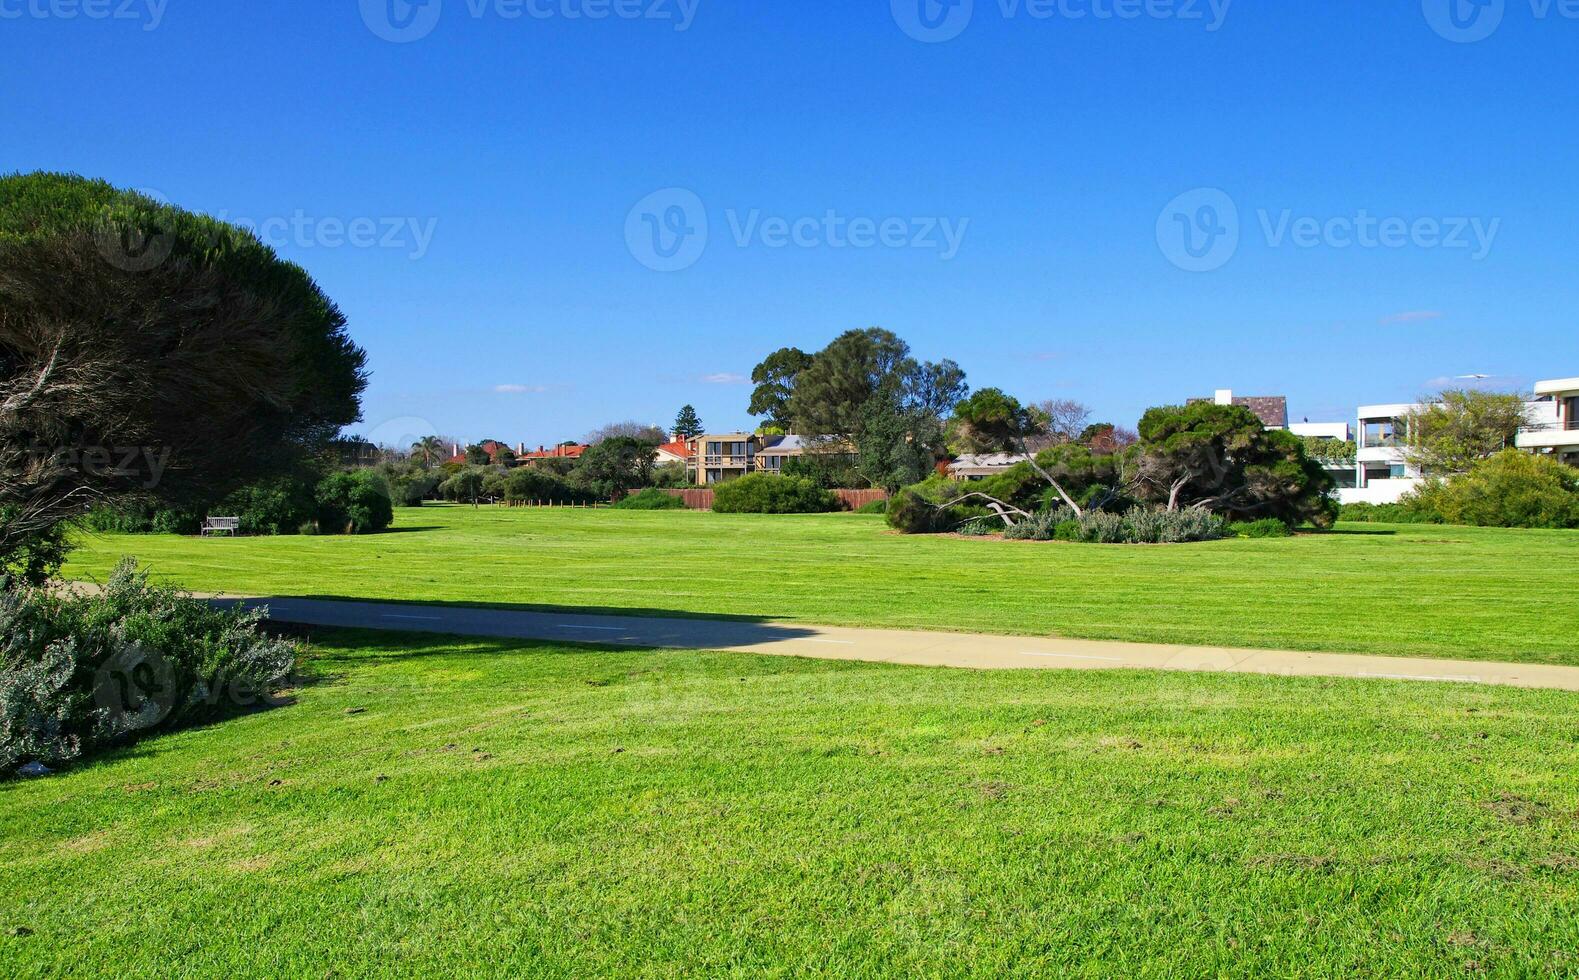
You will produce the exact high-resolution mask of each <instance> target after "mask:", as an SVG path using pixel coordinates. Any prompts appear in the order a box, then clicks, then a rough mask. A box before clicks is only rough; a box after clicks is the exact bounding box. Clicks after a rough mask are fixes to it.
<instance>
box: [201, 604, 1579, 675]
mask: <svg viewBox="0 0 1579 980" xmlns="http://www.w3.org/2000/svg"><path fill="white" fill-rule="evenodd" d="M215 601H216V602H223V603H228V604H235V603H237V602H239V603H241V604H244V605H247V606H249V607H251V606H259V605H262V606H267V607H268V609H269V615H270V618H271V619H274V620H277V621H279V622H283V623H295V624H300V625H307V626H344V627H357V628H363V629H376V630H395V631H401V632H422V633H452V634H457V635H461V636H474V637H494V638H503V639H515V640H547V641H553V642H580V643H597V644H604V645H610V646H625V647H647V648H654V649H677V650H722V651H730V652H739V653H758V654H770V655H775V656H790V657H813V658H816V659H820V660H861V661H874V662H880V663H892V664H909V665H914V666H926V667H965V668H975V669H994V670H996V669H1005V668H1007V669H1016V670H1048V669H1059V670H1181V671H1220V672H1223V673H1234V674H1272V675H1282V676H1288V677H1355V678H1375V679H1383V680H1409V681H1439V682H1448V683H1460V684H1497V685H1504V686H1509V687H1529V688H1552V689H1557V690H1563V691H1579V667H1560V666H1550V665H1543V664H1510V663H1497V662H1493V661H1479V660H1436V659H1429V658H1422V657H1378V656H1367V655H1361V654H1346V653H1299V652H1294V651H1286V650H1240V649H1233V648H1229V647H1196V646H1169V645H1164V644H1149V643H1118V642H1109V641H1101V640H1070V639H1062V638H1055V637H1031V636H997V635H991V634H959V633H930V632H920V631H911V630H885V629H856V628H848V627H840V626H807V625H803V624H798V623H776V622H751V621H744V622H742V621H736V620H713V619H679V618H674V619H658V618H651V619H649V618H645V617H637V616H589V615H581V614H578V613H569V612H564V613H558V612H527V611H519V610H508V609H483V608H476V607H470V606H416V605H398V604H393V603H379V602H355V601H343V600H322V599H216V600H215Z"/></svg>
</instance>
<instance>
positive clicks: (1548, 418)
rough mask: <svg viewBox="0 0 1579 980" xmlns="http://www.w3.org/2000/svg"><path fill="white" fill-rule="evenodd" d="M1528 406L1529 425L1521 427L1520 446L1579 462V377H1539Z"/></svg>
mask: <svg viewBox="0 0 1579 980" xmlns="http://www.w3.org/2000/svg"><path fill="white" fill-rule="evenodd" d="M1528 408H1529V412H1528V416H1529V425H1528V426H1526V427H1525V428H1523V429H1520V430H1519V435H1518V441H1517V445H1518V447H1519V448H1520V449H1527V450H1529V451H1530V452H1534V453H1550V454H1551V455H1553V456H1555V457H1556V458H1557V459H1559V460H1561V461H1562V462H1564V463H1567V464H1569V465H1571V466H1579V378H1557V379H1555V380H1553V381H1537V382H1536V383H1535V401H1533V402H1530V404H1529V406H1528Z"/></svg>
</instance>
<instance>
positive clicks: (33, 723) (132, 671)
mask: <svg viewBox="0 0 1579 980" xmlns="http://www.w3.org/2000/svg"><path fill="white" fill-rule="evenodd" d="M261 618H262V614H261V613H259V612H252V613H244V612H241V611H239V610H220V609H214V608H212V607H210V606H209V604H208V603H206V602H202V601H199V600H196V599H192V598H190V597H188V596H185V595H182V594H181V593H178V592H176V591H174V590H172V589H166V588H161V587H157V586H153V585H151V584H150V583H149V582H148V577H147V575H146V574H142V573H139V572H138V571H137V570H136V568H135V566H134V565H133V564H132V563H131V562H130V561H126V562H122V563H121V565H120V566H118V567H117V568H116V570H115V572H114V574H113V575H111V576H110V580H109V582H108V583H107V584H106V586H105V588H104V590H103V592H102V593H101V594H99V595H95V596H85V595H77V594H75V593H67V592H63V591H61V590H59V589H53V588H50V587H47V586H44V587H34V586H29V585H26V584H24V583H21V582H16V581H3V580H0V773H3V772H9V771H10V770H11V769H13V768H15V767H16V766H17V765H18V764H20V763H23V762H27V761H30V760H36V761H39V762H43V763H46V764H58V763H61V762H66V761H69V760H71V759H74V758H77V757H78V756H79V755H87V754H91V753H92V752H94V751H96V750H99V749H102V748H105V747H108V746H110V745H114V744H118V743H121V742H125V741H130V740H132V739H134V738H137V737H140V736H142V735H145V734H150V733H152V732H156V731H167V730H170V729H174V728H181V727H185V726H188V725H192V724H198V723H201V722H204V721H209V720H212V719H214V718H217V717H221V716H223V715H225V714H227V713H231V712H234V711H237V710H241V709H246V708H251V707H256V706H258V705H259V704H260V703H264V702H266V701H267V699H268V698H269V697H270V696H271V695H272V693H273V692H274V691H275V690H277V689H278V688H279V686H280V685H281V683H282V681H283V679H284V678H285V677H287V676H288V675H289V674H290V673H291V671H292V668H293V667H294V666H295V664H296V661H297V658H298V656H299V654H300V649H299V647H298V646H297V645H296V644H295V643H292V642H289V641H286V640H281V639H277V638H274V637H270V636H268V635H266V634H264V633H263V632H261V631H260V629H259V620H260V619H261ZM117 685H119V686H117ZM134 685H135V686H137V691H136V692H135V693H137V694H139V695H141V696H142V697H141V699H140V700H137V701H136V704H135V707H136V708H137V710H136V711H133V710H132V709H133V707H134V704H133V703H130V702H125V701H124V700H123V702H122V703H121V705H120V708H118V709H117V708H115V704H116V701H115V700H114V699H115V698H116V697H117V695H119V696H120V697H121V698H123V699H125V698H126V697H127V696H128V695H129V694H130V693H133V692H132V687H133V686H134ZM150 707H153V708H156V709H157V710H154V711H150V710H149V708H150Z"/></svg>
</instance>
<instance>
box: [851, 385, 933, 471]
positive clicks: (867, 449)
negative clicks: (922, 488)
mask: <svg viewBox="0 0 1579 980" xmlns="http://www.w3.org/2000/svg"><path fill="white" fill-rule="evenodd" d="M856 445H857V447H858V455H857V459H858V461H859V470H860V475H861V476H862V477H864V478H865V479H866V480H869V481H870V482H871V485H872V486H875V487H879V488H881V489H883V490H887V491H889V492H890V493H892V492H894V491H896V490H898V489H899V488H900V487H905V486H909V485H910V484H912V483H918V482H920V481H921V480H924V479H926V477H927V475H928V474H929V473H931V472H932V471H933V465H934V461H935V460H936V458H937V451H938V449H940V448H941V447H942V445H943V424H942V422H940V421H939V420H938V418H937V416H936V415H933V414H932V413H931V412H929V411H928V410H926V409H924V408H921V407H917V406H913V405H910V404H907V402H906V401H905V399H904V398H903V397H902V396H901V394H900V392H899V389H898V386H897V385H896V384H895V383H893V382H889V383H885V384H884V385H883V388H882V390H880V391H879V392H878V393H877V394H876V395H874V396H873V397H872V398H870V399H869V400H868V401H867V402H866V404H865V405H864V406H862V408H861V425H860V435H859V438H858V440H857V443H856Z"/></svg>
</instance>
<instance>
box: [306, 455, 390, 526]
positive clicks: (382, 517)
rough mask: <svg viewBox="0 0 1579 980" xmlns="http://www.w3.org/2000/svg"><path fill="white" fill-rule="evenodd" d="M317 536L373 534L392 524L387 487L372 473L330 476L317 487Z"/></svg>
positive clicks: (365, 471) (379, 477) (348, 473)
mask: <svg viewBox="0 0 1579 980" xmlns="http://www.w3.org/2000/svg"><path fill="white" fill-rule="evenodd" d="M317 505H318V512H317V526H318V531H319V533H320V534H376V533H378V532H379V531H383V530H385V529H387V528H388V527H389V525H391V524H393V523H394V522H395V510H394V505H393V504H391V503H390V500H389V485H388V484H387V483H385V482H384V478H383V477H381V476H379V475H378V474H377V473H375V472H374V471H372V470H351V471H349V472H342V473H331V474H329V475H328V476H326V477H324V478H323V480H322V481H321V482H319V484H318V493H317Z"/></svg>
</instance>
